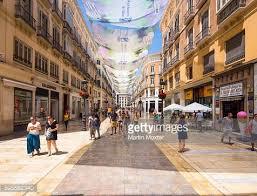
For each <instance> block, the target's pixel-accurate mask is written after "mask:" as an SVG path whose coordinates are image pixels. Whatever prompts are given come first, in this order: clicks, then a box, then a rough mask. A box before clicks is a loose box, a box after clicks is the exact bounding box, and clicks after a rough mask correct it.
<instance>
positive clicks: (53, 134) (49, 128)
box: [45, 115, 59, 156]
mask: <svg viewBox="0 0 257 196" xmlns="http://www.w3.org/2000/svg"><path fill="white" fill-rule="evenodd" d="M58 127H59V125H58V122H57V121H56V120H55V119H54V118H53V117H52V116H51V115H50V116H48V117H47V122H46V128H45V129H46V134H45V135H46V141H47V149H48V156H51V155H52V152H51V146H53V147H54V149H55V153H58V148H57V145H56V140H57V131H58Z"/></svg>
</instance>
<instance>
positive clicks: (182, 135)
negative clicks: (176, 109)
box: [178, 114, 188, 153]
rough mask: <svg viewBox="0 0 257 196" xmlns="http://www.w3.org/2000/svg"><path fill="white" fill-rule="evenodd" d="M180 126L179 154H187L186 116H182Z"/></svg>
mask: <svg viewBox="0 0 257 196" xmlns="http://www.w3.org/2000/svg"><path fill="white" fill-rule="evenodd" d="M178 124H179V126H180V129H179V130H178V142H179V150H178V152H180V153H181V152H185V145H186V139H187V138H188V136H187V130H186V128H185V127H186V120H185V116H184V115H183V114H181V116H180V118H179V121H178Z"/></svg>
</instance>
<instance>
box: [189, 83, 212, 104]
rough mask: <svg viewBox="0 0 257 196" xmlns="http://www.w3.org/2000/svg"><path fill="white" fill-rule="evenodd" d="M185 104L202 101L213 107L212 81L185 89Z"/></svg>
mask: <svg viewBox="0 0 257 196" xmlns="http://www.w3.org/2000/svg"><path fill="white" fill-rule="evenodd" d="M184 92H185V105H189V104H191V103H193V102H197V103H200V104H202V105H206V106H208V107H210V108H212V97H213V96H212V94H213V93H212V83H207V84H202V85H201V86H197V87H193V88H190V89H185V91H184Z"/></svg>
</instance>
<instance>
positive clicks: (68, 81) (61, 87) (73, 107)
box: [0, 0, 99, 135]
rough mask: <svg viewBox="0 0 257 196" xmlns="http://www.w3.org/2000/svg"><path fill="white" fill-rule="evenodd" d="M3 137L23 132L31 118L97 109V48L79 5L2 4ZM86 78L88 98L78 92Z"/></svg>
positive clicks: (60, 0) (62, 1)
mask: <svg viewBox="0 0 257 196" xmlns="http://www.w3.org/2000/svg"><path fill="white" fill-rule="evenodd" d="M0 25H1V27H2V28H1V29H0V37H1V42H0V61H1V62H0V123H1V127H0V135H6V134H9V133H11V132H13V130H20V129H23V128H22V127H24V125H26V123H27V122H28V121H29V118H30V116H32V115H36V116H37V117H38V118H39V120H41V121H42V122H44V120H45V119H44V118H45V116H46V115H49V114H51V115H53V116H54V117H55V118H56V119H57V120H58V121H62V120H63V113H64V112H65V111H69V112H70V114H71V118H79V117H80V116H81V113H82V112H83V108H84V104H88V108H92V107H94V97H95V94H94V93H95V89H98V90H99V88H98V87H97V85H96V77H97V66H96V58H98V57H97V48H96V44H95V42H94V41H93V39H92V37H91V35H90V33H89V31H88V30H87V28H86V24H85V23H84V20H83V17H82V14H81V13H80V10H79V7H78V5H77V4H76V1H71V0H37V1H32V0H15V1H7V0H4V1H1V2H0ZM82 80H86V81H87V86H88V93H89V95H90V96H89V99H88V101H87V102H86V103H84V102H83V100H82V99H81V97H80V95H79V92H80V89H81V81H82Z"/></svg>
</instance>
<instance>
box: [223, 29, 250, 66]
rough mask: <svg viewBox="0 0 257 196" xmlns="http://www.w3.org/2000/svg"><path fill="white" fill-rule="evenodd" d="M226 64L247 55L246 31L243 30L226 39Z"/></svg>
mask: <svg viewBox="0 0 257 196" xmlns="http://www.w3.org/2000/svg"><path fill="white" fill-rule="evenodd" d="M225 44H226V62H225V63H226V64H229V63H233V62H235V61H238V60H240V59H242V58H244V57H245V32H244V31H243V32H241V33H239V34H237V35H236V36H234V37H232V38H231V39H230V40H228V41H226V43H225Z"/></svg>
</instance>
